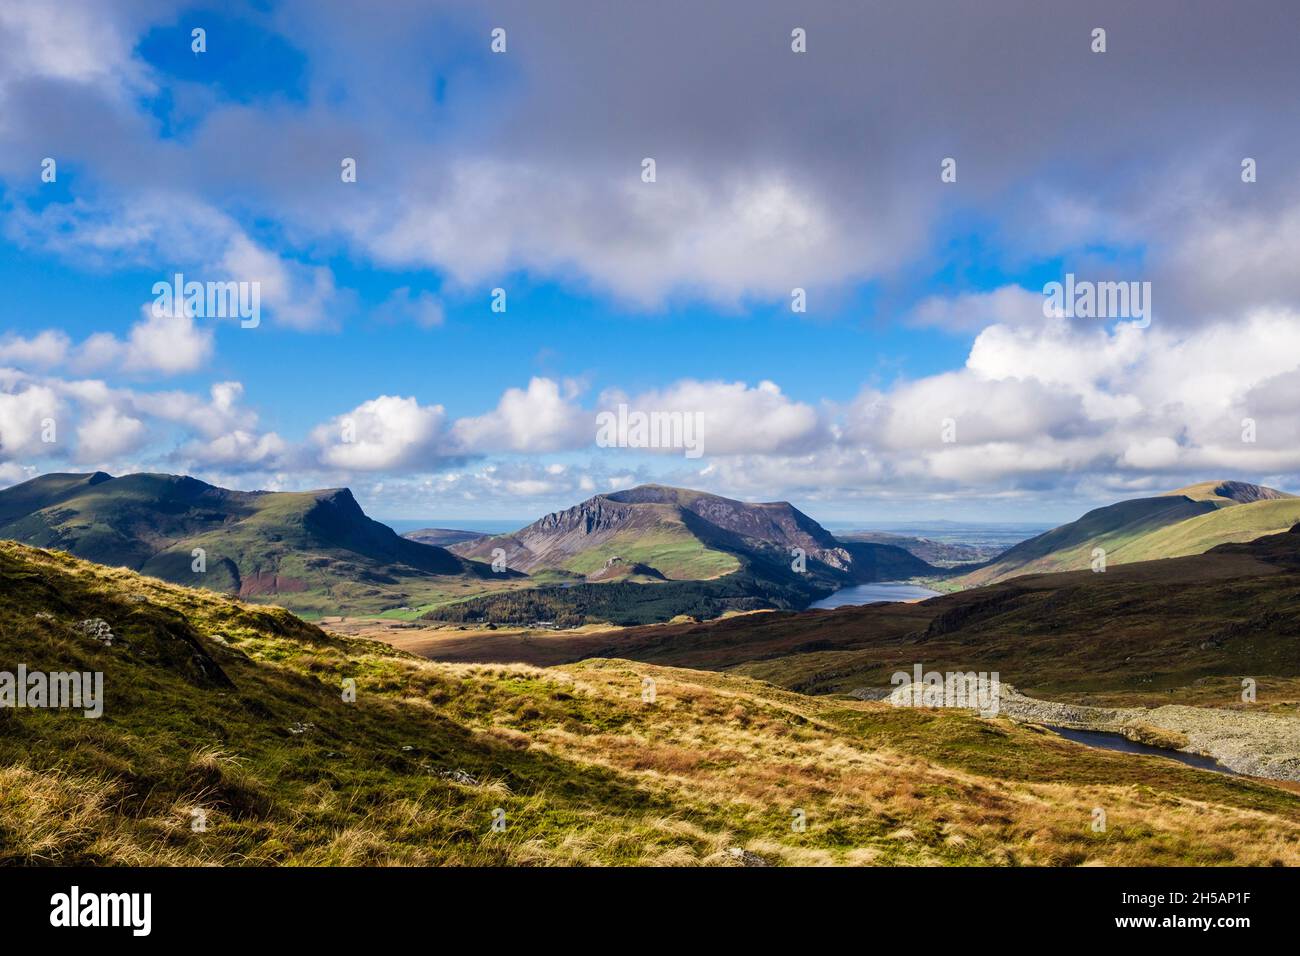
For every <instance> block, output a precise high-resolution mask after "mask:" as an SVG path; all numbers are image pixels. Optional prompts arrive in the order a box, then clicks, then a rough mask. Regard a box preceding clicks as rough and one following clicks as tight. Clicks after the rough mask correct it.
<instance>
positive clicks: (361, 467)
mask: <svg viewBox="0 0 1300 956" xmlns="http://www.w3.org/2000/svg"><path fill="white" fill-rule="evenodd" d="M445 422H446V411H445V410H444V409H443V407H442V406H441V405H433V406H425V405H421V404H420V403H419V402H418V401H416V400H415V399H414V398H401V397H398V396H395V395H380V396H379V397H378V398H373V399H370V400H369V401H366V402H362V403H361V404H360V405H358V406H357V407H356V408H354V409H353V410H352V411H350V412H347V413H345V414H343V415H339V416H337V417H335V418H334V419H332V420H331V421H330V422H329V423H327V424H324V425H319V426H317V427H316V428H315V429H314V430H313V431H312V441H313V443H314V444H315V445H316V446H317V448H318V452H319V460H320V462H321V463H322V464H324V465H327V466H331V467H335V468H343V469H347V470H357V471H379V470H383V469H403V468H421V467H422V468H428V467H429V466H430V465H432V464H433V463H435V462H436V461H437V459H438V458H439V457H440V456H441V455H443V454H445V453H446V451H447V450H448V448H447V443H446V436H445V428H444V425H445Z"/></svg>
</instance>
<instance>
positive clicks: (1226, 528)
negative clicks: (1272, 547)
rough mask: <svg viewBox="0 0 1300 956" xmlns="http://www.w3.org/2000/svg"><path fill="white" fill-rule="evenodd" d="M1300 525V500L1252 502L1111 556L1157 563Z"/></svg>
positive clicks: (1147, 538) (1162, 532)
mask: <svg viewBox="0 0 1300 956" xmlns="http://www.w3.org/2000/svg"><path fill="white" fill-rule="evenodd" d="M1297 523H1300V500H1298V499H1295V498H1282V499H1278V500H1273V501H1252V502H1249V503H1247V504H1239V505H1234V506H1233V507H1231V508H1220V509H1219V510H1217V511H1210V512H1207V513H1206V514H1203V515H1197V516H1196V517H1194V518H1188V519H1187V520H1186V521H1180V522H1178V523H1177V524H1174V525H1170V526H1168V527H1165V528H1161V529H1160V530H1159V531H1155V532H1152V533H1151V534H1147V535H1144V536H1143V537H1141V538H1139V539H1138V540H1136V541H1133V542H1131V543H1129V544H1127V545H1125V546H1124V547H1121V548H1119V549H1117V550H1116V552H1115V553H1114V554H1113V555H1111V558H1112V559H1113V560H1115V561H1122V562H1129V561H1155V560H1158V559H1160V558H1178V557H1182V556H1184V555H1188V554H1201V553H1203V552H1205V551H1208V550H1210V548H1213V547H1217V546H1218V545H1220V544H1227V543H1229V542H1242V541H1253V540H1255V539H1256V538H1260V537H1263V536H1264V535H1269V534H1278V533H1280V532H1283V531H1286V530H1287V529H1288V528H1290V527H1292V526H1293V525H1295V524H1297Z"/></svg>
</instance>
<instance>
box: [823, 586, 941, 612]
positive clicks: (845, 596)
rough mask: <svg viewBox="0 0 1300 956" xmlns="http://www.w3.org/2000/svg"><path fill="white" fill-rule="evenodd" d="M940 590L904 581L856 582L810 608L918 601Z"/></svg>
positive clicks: (933, 595) (938, 592) (937, 594)
mask: <svg viewBox="0 0 1300 956" xmlns="http://www.w3.org/2000/svg"><path fill="white" fill-rule="evenodd" d="M941 593H942V592H940V591H931V590H930V589H929V588H923V587H918V586H917V585H915V584H905V583H904V582H902V581H877V582H876V583H875V584H856V585H854V586H853V587H851V588H840V589H839V590H838V591H836V592H835V593H834V594H832V595H831V596H830V597H824V598H822V599H821V600H820V601H818V602H817V603H816V604H811V605H809V607H810V608H832V607H845V606H846V605H850V604H874V603H875V602H877V601H916V600H918V599H920V598H931V597H938V596H939V594H941Z"/></svg>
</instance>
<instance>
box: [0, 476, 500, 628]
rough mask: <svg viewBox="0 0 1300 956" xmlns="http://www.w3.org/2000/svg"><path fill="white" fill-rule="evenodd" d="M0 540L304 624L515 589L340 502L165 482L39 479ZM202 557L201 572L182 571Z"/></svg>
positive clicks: (0, 518)
mask: <svg viewBox="0 0 1300 956" xmlns="http://www.w3.org/2000/svg"><path fill="white" fill-rule="evenodd" d="M0 533H3V535H4V536H5V537H9V538H12V539H15V540H19V541H23V542H25V543H29V544H34V545H37V546H41V547H53V548H60V549H63V550H68V551H71V552H73V553H74V554H77V555H78V556H80V557H84V558H87V559H89V560H92V561H99V562H101V563H104V564H111V565H115V566H124V567H131V568H136V569H138V570H140V571H142V572H144V573H146V574H150V575H154V576H157V577H161V578H164V579H166V580H170V581H175V582H178V583H182V584H193V585H197V586H202V587H206V588H210V589H212V590H215V591H223V592H233V591H235V590H237V589H239V588H240V587H241V586H242V587H243V593H244V595H245V597H246V598H248V599H251V600H275V601H277V602H278V603H281V604H284V605H286V606H289V607H292V608H293V609H294V610H295V611H297V612H299V613H303V614H308V615H321V614H330V613H337V612H338V611H339V610H340V609H344V610H347V611H348V612H349V613H374V612H378V611H382V610H384V609H385V608H392V607H398V606H402V605H407V606H412V607H414V606H423V607H429V606H433V605H435V604H438V603H443V602H447V601H452V600H456V599H463V598H465V597H468V596H471V595H473V594H482V593H484V592H485V591H490V590H493V589H495V588H497V587H509V586H513V583H514V582H513V579H511V580H505V579H503V578H502V577H501V576H496V575H486V574H475V575H470V574H465V573H464V571H465V568H466V567H467V566H468V565H467V562H463V561H461V560H460V559H458V558H456V557H454V556H453V555H451V554H449V553H447V552H445V551H443V550H441V549H437V548H431V547H426V546H422V545H419V544H417V543H415V542H411V541H407V540H405V539H402V538H399V537H398V536H397V535H395V534H393V532H392V531H391V530H390V529H387V528H385V527H383V526H382V525H378V524H377V523H375V522H372V521H370V519H368V518H366V517H365V516H364V515H363V514H362V513H361V511H360V509H359V508H358V507H357V506H356V504H355V502H354V501H353V500H352V499H351V497H350V495H348V494H347V493H346V492H338V491H315V492H279V493H274V494H253V493H244V492H229V491H225V490H223V489H219V488H215V487H213V486H210V485H206V484H204V483H202V482H198V481H196V480H194V479H190V478H179V477H177V476H172V475H148V474H139V475H128V476H124V477H122V478H115V479H111V478H109V477H108V476H106V475H95V476H70V475H47V476H43V477H42V478H39V479H37V480H35V481H32V482H27V483H26V484H24V485H19V486H16V487H14V488H10V489H6V490H5V491H4V492H2V493H0ZM194 548H203V549H204V550H205V552H206V553H207V569H206V571H204V572H203V573H201V574H197V573H195V572H194V571H193V570H192V568H191V562H192V560H193V558H192V556H191V551H192V549H194Z"/></svg>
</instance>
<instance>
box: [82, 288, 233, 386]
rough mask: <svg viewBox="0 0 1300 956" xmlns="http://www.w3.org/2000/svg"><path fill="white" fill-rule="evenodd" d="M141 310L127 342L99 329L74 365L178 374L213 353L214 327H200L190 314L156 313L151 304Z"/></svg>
mask: <svg viewBox="0 0 1300 956" xmlns="http://www.w3.org/2000/svg"><path fill="white" fill-rule="evenodd" d="M141 313H142V314H143V318H142V319H141V320H140V321H139V322H136V323H135V324H134V325H132V326H131V330H130V332H128V333H127V338H126V340H125V341H123V340H121V339H119V338H117V337H116V336H115V335H112V334H111V333H108V332H97V333H95V334H94V335H92V336H90V337H89V338H88V339H86V341H85V342H83V343H82V344H81V346H80V347H79V348H78V349H77V353H76V357H75V359H74V363H73V364H74V365H75V366H76V367H78V368H79V369H82V370H84V371H91V370H101V369H115V370H120V371H124V372H131V373H134V372H140V373H158V374H162V375H178V374H181V373H183V372H192V371H194V370H196V369H198V368H201V367H202V366H203V365H204V363H205V362H207V360H208V358H209V357H210V356H211V355H212V349H213V343H212V337H213V335H212V329H211V328H200V327H199V325H198V324H197V322H196V320H195V319H194V318H192V317H191V316H188V315H172V314H163V315H154V314H153V310H152V308H151V306H150V305H144V306H142V307H141ZM198 321H209V320H203V319H200V320H198Z"/></svg>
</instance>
